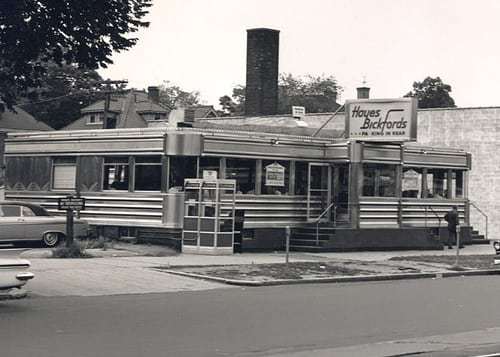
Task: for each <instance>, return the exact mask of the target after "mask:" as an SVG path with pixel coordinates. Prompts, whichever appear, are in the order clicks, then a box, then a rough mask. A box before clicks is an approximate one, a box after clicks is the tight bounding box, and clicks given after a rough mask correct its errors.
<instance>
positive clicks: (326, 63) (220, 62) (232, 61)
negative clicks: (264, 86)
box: [99, 0, 500, 107]
mask: <svg viewBox="0 0 500 357" xmlns="http://www.w3.org/2000/svg"><path fill="white" fill-rule="evenodd" d="M499 16H500V1H498V0H475V1H471V0H419V1H413V0H412V1H407V0H306V1H304V0H252V1H249V0H245V1H244V0H153V6H152V7H151V8H150V13H149V14H148V17H147V20H148V21H150V22H151V24H150V26H149V27H148V28H146V29H141V30H140V31H139V32H138V33H136V34H134V36H137V37H138V39H139V41H138V43H137V45H136V46H135V47H133V48H132V49H130V50H129V51H125V52H121V53H117V54H115V55H114V56H113V58H112V59H113V61H114V64H112V65H110V66H109V67H108V68H107V69H102V70H100V71H99V72H100V74H101V75H102V76H103V77H104V78H112V79H127V80H128V81H129V86H130V87H134V88H146V87H147V86H150V85H160V84H162V83H163V82H164V81H169V82H171V83H173V84H175V85H179V86H180V87H181V88H183V89H184V90H188V91H194V90H196V91H199V92H200V93H201V98H202V100H203V103H204V104H213V105H218V98H219V97H221V96H222V95H225V94H228V95H230V94H231V92H232V88H233V87H234V86H235V85H238V84H245V65H246V64H245V60H246V30H247V29H249V28H256V27H267V28H272V29H277V30H280V59H279V71H280V73H283V72H286V73H292V74H293V75H307V74H311V75H333V76H335V78H336V79H337V81H338V83H339V84H340V85H341V86H342V87H343V88H344V92H343V93H342V95H341V97H340V101H341V102H343V101H344V100H346V99H353V98H355V97H356V87H358V86H360V85H362V83H363V80H364V79H366V84H367V85H368V86H369V87H370V88H371V92H370V97H371V98H397V97H401V96H403V95H404V94H406V93H407V92H409V91H410V90H411V89H412V84H413V82H414V81H422V80H423V79H424V78H425V77H427V76H431V77H435V76H439V77H441V79H442V80H443V81H444V82H445V83H447V84H450V85H451V86H452V92H451V96H452V97H453V98H454V99H455V103H456V104H457V106H459V107H476V106H500V96H499V95H498V94H497V91H498V89H499V87H500V45H499V44H498V42H499V41H498V39H499V35H500V21H499V20H498V18H499Z"/></svg>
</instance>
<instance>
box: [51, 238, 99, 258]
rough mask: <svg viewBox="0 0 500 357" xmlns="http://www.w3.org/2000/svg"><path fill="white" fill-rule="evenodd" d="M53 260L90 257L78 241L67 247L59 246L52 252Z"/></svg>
mask: <svg viewBox="0 0 500 357" xmlns="http://www.w3.org/2000/svg"><path fill="white" fill-rule="evenodd" d="M52 257H53V258H90V255H89V254H88V253H86V252H85V247H84V246H83V245H82V244H81V243H80V242H78V241H73V243H72V244H71V245H70V246H69V247H68V246H66V245H65V244H62V245H60V246H59V247H57V248H54V249H53V250H52Z"/></svg>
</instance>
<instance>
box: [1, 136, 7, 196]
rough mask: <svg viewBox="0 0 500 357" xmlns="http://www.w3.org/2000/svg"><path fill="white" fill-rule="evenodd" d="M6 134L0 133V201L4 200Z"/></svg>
mask: <svg viewBox="0 0 500 357" xmlns="http://www.w3.org/2000/svg"><path fill="white" fill-rule="evenodd" d="M6 137H7V133H6V132H4V131H0V200H4V199H5V187H6V185H7V182H6V175H5V173H6V161H5V138H6Z"/></svg>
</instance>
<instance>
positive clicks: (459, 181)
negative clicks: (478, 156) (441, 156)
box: [451, 170, 465, 198]
mask: <svg viewBox="0 0 500 357" xmlns="http://www.w3.org/2000/svg"><path fill="white" fill-rule="evenodd" d="M464 175H465V172H464V171H461V170H457V171H452V176H451V198H464Z"/></svg>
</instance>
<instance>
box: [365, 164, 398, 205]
mask: <svg viewBox="0 0 500 357" xmlns="http://www.w3.org/2000/svg"><path fill="white" fill-rule="evenodd" d="M363 196H375V197H395V196H396V165H389V164H363Z"/></svg>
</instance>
